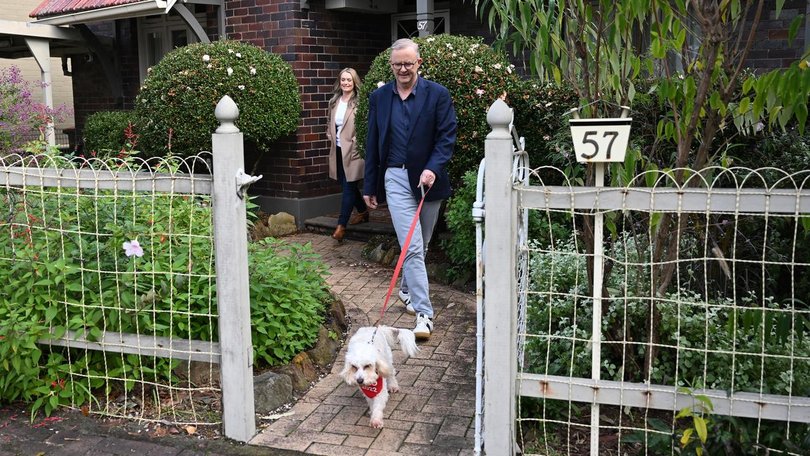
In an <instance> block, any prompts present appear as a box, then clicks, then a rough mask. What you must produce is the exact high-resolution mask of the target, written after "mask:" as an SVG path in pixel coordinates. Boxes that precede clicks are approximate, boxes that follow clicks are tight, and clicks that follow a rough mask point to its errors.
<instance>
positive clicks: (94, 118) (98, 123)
mask: <svg viewBox="0 0 810 456" xmlns="http://www.w3.org/2000/svg"><path fill="white" fill-rule="evenodd" d="M135 124H136V122H135V113H134V112H131V111H100V112H97V113H94V114H91V115H90V116H88V117H87V121H86V122H85V124H84V152H85V154H87V155H91V156H98V155H99V153H101V152H102V151H108V152H114V153H116V154H117V153H118V151H120V150H121V149H122V148H124V147H125V146H126V144H127V138H126V136H125V135H124V132H125V131H127V129H128V128H130V125H133V126H134V125H135Z"/></svg>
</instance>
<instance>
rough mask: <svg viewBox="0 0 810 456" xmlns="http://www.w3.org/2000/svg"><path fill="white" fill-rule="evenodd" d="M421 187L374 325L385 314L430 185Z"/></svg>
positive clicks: (378, 323)
mask: <svg viewBox="0 0 810 456" xmlns="http://www.w3.org/2000/svg"><path fill="white" fill-rule="evenodd" d="M419 187H420V188H421V189H422V199H421V200H420V201H419V206H418V207H417V208H416V213H415V214H414V215H413V220H411V228H410V229H409V230H408V235H407V236H406V237H405V242H404V243H403V245H402V249H401V250H400V252H399V259H397V265H396V267H395V268H394V276H393V277H391V283H390V284H389V285H388V292H387V293H386V294H385V302H384V303H383V306H382V310H380V318H378V319H377V322H376V323H374V326H379V325H380V321H381V320H382V319H383V315H384V314H385V309H386V308H387V307H388V301H389V300H390V299H391V293H392V292H393V291H394V285H396V283H397V278H398V277H399V271H400V270H401V269H402V263H404V262H405V254H406V253H407V252H408V246H410V245H411V238H412V237H413V232H414V230H415V229H416V222H417V221H419V213H420V212H422V203H424V202H425V196H426V195H427V194H428V192H429V191H430V187H428V189H427V190H425V187H424V186H422V185H420V186H419Z"/></svg>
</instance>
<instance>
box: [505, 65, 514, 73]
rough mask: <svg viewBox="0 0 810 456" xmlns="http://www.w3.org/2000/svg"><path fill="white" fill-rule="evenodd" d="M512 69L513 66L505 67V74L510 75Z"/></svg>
mask: <svg viewBox="0 0 810 456" xmlns="http://www.w3.org/2000/svg"><path fill="white" fill-rule="evenodd" d="M512 68H514V65H509V66H508V67H506V72H507V73H509V74H512Z"/></svg>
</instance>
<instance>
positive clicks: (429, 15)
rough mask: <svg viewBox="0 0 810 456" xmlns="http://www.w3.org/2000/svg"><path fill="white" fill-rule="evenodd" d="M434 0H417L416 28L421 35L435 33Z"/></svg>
mask: <svg viewBox="0 0 810 456" xmlns="http://www.w3.org/2000/svg"><path fill="white" fill-rule="evenodd" d="M433 11H434V10H433V0H416V28H417V29H418V30H419V36H420V37H423V36H428V35H432V34H433Z"/></svg>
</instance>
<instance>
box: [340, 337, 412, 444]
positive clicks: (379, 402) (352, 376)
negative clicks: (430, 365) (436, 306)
mask: <svg viewBox="0 0 810 456" xmlns="http://www.w3.org/2000/svg"><path fill="white" fill-rule="evenodd" d="M397 341H399V346H400V348H401V349H402V351H403V352H405V354H407V355H408V356H414V355H415V354H416V352H418V351H419V348H418V347H417V346H416V337H415V336H414V334H413V331H411V330H409V329H398V328H392V327H390V326H379V327H373V326H365V327H362V328H360V329H358V330H357V332H356V333H355V334H354V335H353V336H352V338H351V339H349V348H348V349H347V350H346V360H345V362H344V366H343V371H342V372H341V373H340V376H341V377H343V379H344V380H346V384H348V385H357V386H359V387H360V390H361V391H362V392H363V395H365V396H366V401H367V402H368V407H369V410H370V413H371V427H374V428H377V429H379V428H381V427H383V410H385V404H386V403H388V393H389V392H392V393H396V392H397V391H399V383H397V371H396V369H394V364H393V361H394V356H393V354H392V353H391V347H392V346H393V345H394V344H396V343H397Z"/></svg>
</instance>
